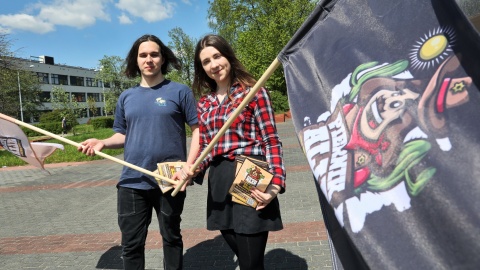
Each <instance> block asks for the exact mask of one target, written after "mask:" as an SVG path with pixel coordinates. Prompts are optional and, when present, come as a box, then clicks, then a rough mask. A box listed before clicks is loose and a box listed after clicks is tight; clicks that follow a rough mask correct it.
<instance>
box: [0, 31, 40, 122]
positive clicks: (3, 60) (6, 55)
mask: <svg viewBox="0 0 480 270" xmlns="http://www.w3.org/2000/svg"><path fill="white" fill-rule="evenodd" d="M10 46H11V42H10V40H9V39H8V36H7V35H5V34H0V111H1V112H2V113H4V114H7V115H10V116H13V117H16V118H17V119H21V115H22V114H23V116H24V117H23V119H24V121H25V122H30V119H31V117H32V116H37V111H38V109H39V108H41V106H42V103H41V102H40V98H39V95H40V93H41V90H40V83H39V81H38V78H37V76H36V74H35V73H33V72H29V71H26V70H23V69H22V67H21V66H20V65H19V63H20V62H19V61H18V58H15V57H14V54H13V53H12V52H11V51H10ZM19 91H20V92H21V97H22V106H21V107H22V113H20V93H19Z"/></svg>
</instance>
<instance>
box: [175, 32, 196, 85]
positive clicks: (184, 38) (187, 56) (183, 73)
mask: <svg viewBox="0 0 480 270" xmlns="http://www.w3.org/2000/svg"><path fill="white" fill-rule="evenodd" d="M168 36H169V37H170V38H171V39H172V41H170V42H169V43H168V45H169V47H170V48H171V49H172V50H173V51H174V52H175V55H176V56H177V58H178V59H179V60H180V63H181V64H182V69H181V70H180V71H178V70H173V71H171V72H170V73H169V74H168V79H170V80H172V81H177V82H179V83H183V84H185V85H188V86H189V87H192V83H193V73H194V70H193V60H194V57H195V45H196V43H197V40H195V39H194V38H192V37H190V36H188V35H187V34H185V32H183V30H182V28H180V27H175V28H173V29H172V30H170V31H168Z"/></svg>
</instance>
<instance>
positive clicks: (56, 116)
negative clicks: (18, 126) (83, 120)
mask: <svg viewBox="0 0 480 270" xmlns="http://www.w3.org/2000/svg"><path fill="white" fill-rule="evenodd" d="M63 116H65V117H67V131H69V130H71V129H72V128H73V127H74V126H76V125H78V121H77V118H75V115H72V114H68V113H66V112H65V111H60V110H55V111H52V112H46V113H43V114H41V115H40V123H39V124H38V125H46V126H48V127H49V128H50V125H53V124H55V125H58V129H59V130H60V132H53V131H50V130H48V131H50V132H52V133H62V118H63ZM38 125H37V126H38ZM38 127H39V128H40V126H38ZM51 129H55V130H56V128H51Z"/></svg>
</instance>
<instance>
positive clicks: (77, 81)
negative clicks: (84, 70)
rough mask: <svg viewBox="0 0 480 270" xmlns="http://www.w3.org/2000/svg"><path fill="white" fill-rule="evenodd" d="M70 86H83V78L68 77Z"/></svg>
mask: <svg viewBox="0 0 480 270" xmlns="http://www.w3.org/2000/svg"><path fill="white" fill-rule="evenodd" d="M70 85H76V86H85V82H84V77H77V76H70Z"/></svg>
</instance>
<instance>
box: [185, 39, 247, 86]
mask: <svg viewBox="0 0 480 270" xmlns="http://www.w3.org/2000/svg"><path fill="white" fill-rule="evenodd" d="M205 47H214V48H215V49H217V50H218V51H219V52H220V53H221V54H222V55H223V56H224V57H225V58H227V60H228V62H230V66H231V69H230V79H231V82H230V84H233V83H236V82H239V83H240V84H242V85H243V86H244V87H248V86H253V85H254V84H255V83H256V80H255V78H254V77H253V76H252V75H251V74H250V73H249V72H248V71H247V70H246V69H245V67H244V66H243V65H242V63H240V61H239V60H238V59H237V57H236V56H235V52H234V51H233V48H232V47H231V46H230V44H228V42H227V41H226V40H225V39H224V38H223V37H221V36H219V35H206V36H204V37H203V38H202V39H201V40H200V41H199V42H198V43H197V46H196V48H195V59H194V69H195V75H194V78H193V86H192V88H193V91H195V93H196V94H197V95H202V94H204V92H205V90H207V91H212V92H215V91H216V90H217V83H216V82H215V80H213V79H212V78H210V77H208V75H207V73H206V72H205V70H204V69H203V65H202V61H201V60H200V52H201V51H202V50H203V49H204V48H205Z"/></svg>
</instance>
